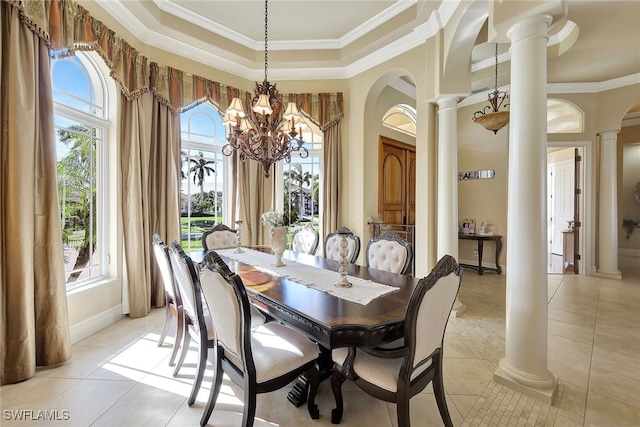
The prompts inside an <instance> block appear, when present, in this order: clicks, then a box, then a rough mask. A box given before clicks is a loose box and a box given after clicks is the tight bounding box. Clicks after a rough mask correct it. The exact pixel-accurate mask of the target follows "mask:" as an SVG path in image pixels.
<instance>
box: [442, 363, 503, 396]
mask: <svg viewBox="0 0 640 427" xmlns="http://www.w3.org/2000/svg"><path fill="white" fill-rule="evenodd" d="M443 370H444V386H445V389H446V390H447V393H449V394H467V395H477V396H479V395H480V394H482V392H483V391H484V389H485V388H486V387H487V385H488V384H489V383H490V382H491V381H492V379H493V372H491V371H490V370H489V369H487V368H486V366H485V365H484V364H483V363H482V362H481V361H479V360H477V359H444V361H443Z"/></svg>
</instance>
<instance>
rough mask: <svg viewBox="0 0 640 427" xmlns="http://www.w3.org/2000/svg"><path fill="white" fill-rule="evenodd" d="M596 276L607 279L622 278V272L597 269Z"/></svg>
mask: <svg viewBox="0 0 640 427" xmlns="http://www.w3.org/2000/svg"><path fill="white" fill-rule="evenodd" d="M596 277H604V278H607V279H618V280H620V279H622V273H621V272H620V271H619V270H615V271H600V270H596Z"/></svg>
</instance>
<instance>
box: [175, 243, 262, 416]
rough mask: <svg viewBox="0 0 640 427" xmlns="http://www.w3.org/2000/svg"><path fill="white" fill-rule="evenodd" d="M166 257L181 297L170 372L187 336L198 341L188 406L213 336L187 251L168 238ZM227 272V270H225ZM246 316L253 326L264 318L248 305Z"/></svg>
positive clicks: (186, 347)
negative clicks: (178, 339) (178, 340)
mask: <svg viewBox="0 0 640 427" xmlns="http://www.w3.org/2000/svg"><path fill="white" fill-rule="evenodd" d="M169 258H170V259H171V266H172V268H173V273H174V276H175V279H176V284H177V288H178V291H179V293H180V296H181V298H182V306H183V313H184V329H185V331H184V334H183V340H182V345H181V347H182V348H181V350H180V358H179V360H178V363H177V364H176V367H175V370H174V372H173V375H174V376H176V375H178V372H179V371H180V368H182V364H183V363H184V359H185V357H186V355H187V352H188V351H189V344H190V342H191V338H193V339H194V340H195V341H197V343H198V362H197V365H196V376H195V379H194V381H193V387H192V388H191V394H190V395H189V400H188V403H189V406H191V405H193V403H194V402H195V401H196V397H197V395H198V390H199V389H200V386H201V385H202V379H203V378H204V370H205V367H206V365H207V353H208V349H210V348H213V347H214V341H213V338H214V336H215V334H214V330H213V322H212V320H211V313H210V311H209V307H208V306H207V305H206V304H203V301H202V290H201V287H200V280H199V278H198V274H197V272H196V267H195V265H194V263H193V261H192V260H191V257H189V256H188V255H187V254H185V253H184V250H183V249H182V246H180V243H178V242H177V241H175V240H174V241H173V242H171V246H170V248H169ZM228 273H231V271H228ZM249 312H250V320H251V323H252V325H253V326H257V325H259V324H262V323H264V322H265V321H266V318H265V316H264V315H262V313H260V311H259V310H258V309H257V308H255V307H254V306H251V309H250V311H249Z"/></svg>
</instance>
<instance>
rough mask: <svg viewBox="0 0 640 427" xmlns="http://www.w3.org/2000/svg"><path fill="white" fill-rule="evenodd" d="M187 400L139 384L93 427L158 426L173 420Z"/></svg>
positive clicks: (165, 391)
mask: <svg viewBox="0 0 640 427" xmlns="http://www.w3.org/2000/svg"><path fill="white" fill-rule="evenodd" d="M185 402H186V399H185V398H184V397H183V396H181V395H179V394H176V393H174V391H173V390H172V389H169V390H164V389H160V388H156V387H151V386H148V385H146V384H137V385H136V386H135V387H133V388H131V389H130V390H129V392H128V393H127V394H125V395H124V396H122V398H121V399H119V400H118V401H117V402H116V403H115V404H114V405H112V406H111V407H110V408H109V409H108V410H107V411H106V412H104V414H103V415H102V416H101V417H100V418H98V420H97V421H96V422H95V423H94V424H92V426H96V427H97V426H114V427H117V426H124V425H139V426H157V425H162V424H164V423H166V422H167V420H168V419H171V418H172V417H173V415H174V414H175V413H176V412H177V411H178V409H179V408H180V406H182V405H183V404H185Z"/></svg>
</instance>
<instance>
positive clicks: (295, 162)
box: [278, 119, 324, 234]
mask: <svg viewBox="0 0 640 427" xmlns="http://www.w3.org/2000/svg"><path fill="white" fill-rule="evenodd" d="M306 122H307V124H308V127H307V128H306V129H305V130H304V131H303V133H302V138H303V140H304V142H305V143H304V145H303V147H305V148H306V149H307V150H309V155H308V156H307V157H306V158H301V157H300V155H299V154H298V153H297V152H294V153H293V154H292V155H291V163H287V162H286V161H283V162H280V164H281V167H279V168H278V169H279V172H280V173H282V178H281V179H279V180H278V182H282V183H283V185H282V196H281V197H282V199H281V200H282V206H283V211H284V213H285V214H286V215H291V217H292V223H291V227H289V233H290V234H293V233H295V231H296V230H297V229H298V228H299V227H301V226H303V225H305V224H308V223H311V224H312V225H313V227H314V229H316V230H318V229H319V227H320V212H322V206H321V200H322V191H323V189H322V169H323V164H322V158H323V156H322V151H323V144H324V135H323V134H322V131H321V130H320V128H319V127H318V126H316V125H315V124H313V123H311V121H310V120H309V119H306Z"/></svg>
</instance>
